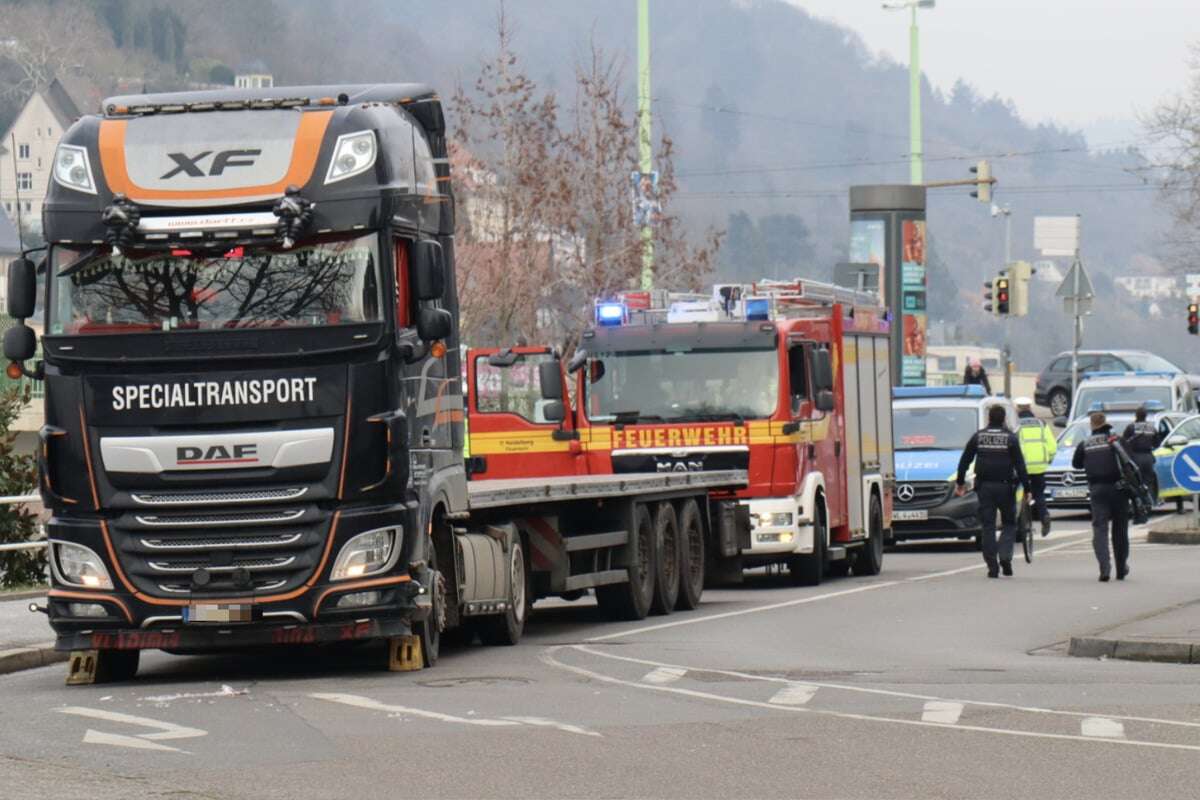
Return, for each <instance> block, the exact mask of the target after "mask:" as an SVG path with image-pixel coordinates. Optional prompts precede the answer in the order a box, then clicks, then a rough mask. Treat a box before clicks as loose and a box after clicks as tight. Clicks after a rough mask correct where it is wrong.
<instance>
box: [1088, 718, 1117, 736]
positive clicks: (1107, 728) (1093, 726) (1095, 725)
mask: <svg viewBox="0 0 1200 800" xmlns="http://www.w3.org/2000/svg"><path fill="white" fill-rule="evenodd" d="M1079 732H1080V733H1082V734H1083V735H1084V736H1094V737H1096V738H1099V739H1124V738H1125V726H1124V725H1122V724H1121V723H1120V722H1117V721H1116V720H1115V719H1112V718H1110V717H1086V718H1084V719H1083V720H1081V721H1080V722H1079Z"/></svg>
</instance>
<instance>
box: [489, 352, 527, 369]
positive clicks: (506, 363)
mask: <svg viewBox="0 0 1200 800" xmlns="http://www.w3.org/2000/svg"><path fill="white" fill-rule="evenodd" d="M520 357H521V356H520V355H518V354H517V353H514V352H513V351H512V349H511V348H508V347H506V348H504V349H503V350H501V351H500V352H499V353H492V354H491V355H490V356H488V359H487V363H488V366H489V367H500V368H504V367H511V366H512V365H513V364H515V363H517V360H518V359H519V358H520Z"/></svg>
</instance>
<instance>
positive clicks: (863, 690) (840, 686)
mask: <svg viewBox="0 0 1200 800" xmlns="http://www.w3.org/2000/svg"><path fill="white" fill-rule="evenodd" d="M563 647H569V648H570V649H572V650H578V651H579V652H581V653H587V654H589V655H593V656H599V657H600V658H607V659H609V660H612V661H625V662H629V663H632V664H640V665H643V666H647V667H674V668H676V669H683V670H687V671H688V672H707V673H710V674H713V675H723V676H725V677H729V678H738V679H740V680H747V681H762V682H764V683H784V684H791V683H793V681H790V680H788V679H787V678H779V677H776V676H773V675H757V674H753V673H749V672H737V671H736V670H728V669H713V668H709V667H685V666H682V665H680V664H664V663H662V662H661V661H651V660H649V659H645V658H633V657H631V656H618V655H615V654H613V653H606V652H604V651H603V650H596V649H594V648H591V647H588V646H587V645H581V644H580V645H559V646H558V647H553V648H550V650H559V649H562V648H563ZM543 661H544V659H543ZM547 663H549V662H547ZM556 663H557V662H556ZM807 683H808V685H810V686H815V687H817V688H819V689H837V690H839V691H846V692H858V693H860V694H874V695H882V696H884V697H902V698H906V699H910V700H941V701H945V702H952V703H961V704H963V705H964V706H980V707H982V708H999V709H1004V710H1007V711H1023V712H1027V713H1030V714H1050V715H1055V716H1062V717H1093V716H1095V714H1093V713H1088V712H1082V711H1059V710H1057V709H1053V708H1039V707H1038V706H1020V705H1015V704H1012V703H997V702H991V701H987V700H962V699H952V698H945V697H934V696H933V695H928V694H915V693H912V692H896V691H892V690H890V689H874V688H870V687H867V686H853V685H848V684H844V683H820V682H817V681H808V682H807ZM1109 716H1110V718H1111V719H1122V720H1125V721H1127V722H1149V723H1152V724H1155V725H1174V726H1177V727H1180V728H1200V722H1184V721H1181V720H1174V719H1159V718H1156V717H1132V716H1124V715H1116V714H1113V715H1109Z"/></svg>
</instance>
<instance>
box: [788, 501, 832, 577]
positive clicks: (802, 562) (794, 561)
mask: <svg viewBox="0 0 1200 800" xmlns="http://www.w3.org/2000/svg"><path fill="white" fill-rule="evenodd" d="M825 528H826V525H825V506H824V505H823V504H821V503H818V504H817V516H816V520H815V521H814V522H813V551H812V554H811V555H807V556H792V557H791V558H790V559H788V572H790V573H791V575H792V583H794V584H796V585H797V586H819V585H820V583H821V578H822V577H824V575H825Z"/></svg>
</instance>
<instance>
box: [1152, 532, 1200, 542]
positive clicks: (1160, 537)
mask: <svg viewBox="0 0 1200 800" xmlns="http://www.w3.org/2000/svg"><path fill="white" fill-rule="evenodd" d="M1146 541H1147V542H1150V543H1151V544H1200V530H1191V531H1171V530H1161V529H1160V530H1152V531H1150V532H1149V533H1148V534H1146Z"/></svg>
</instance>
